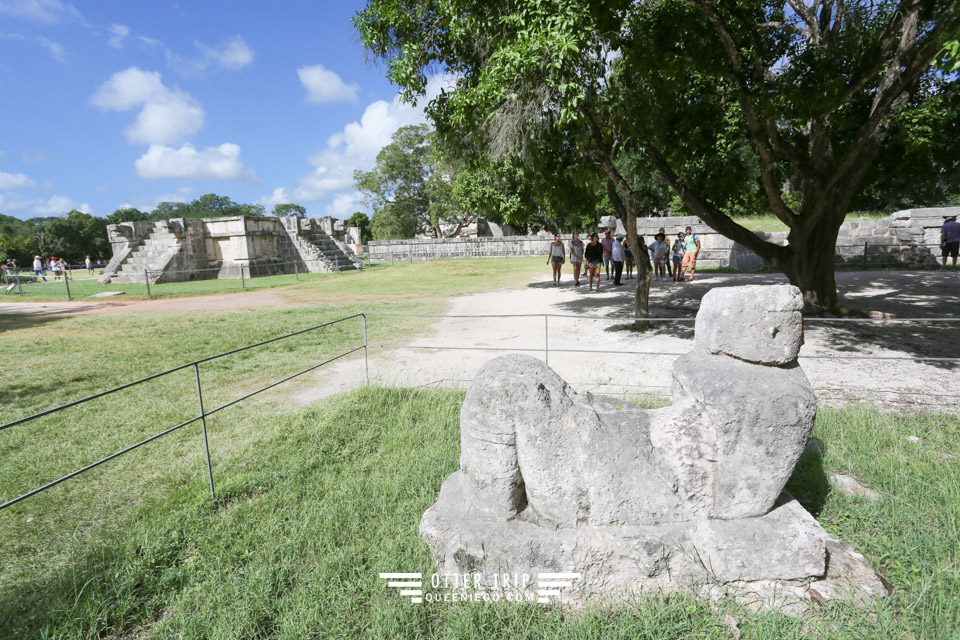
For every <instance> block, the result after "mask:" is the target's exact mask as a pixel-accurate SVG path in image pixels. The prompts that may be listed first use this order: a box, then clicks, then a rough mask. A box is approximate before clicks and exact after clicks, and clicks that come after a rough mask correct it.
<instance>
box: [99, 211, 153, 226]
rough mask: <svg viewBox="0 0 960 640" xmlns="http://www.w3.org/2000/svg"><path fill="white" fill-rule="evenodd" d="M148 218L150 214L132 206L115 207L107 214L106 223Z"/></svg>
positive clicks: (141, 220)
mask: <svg viewBox="0 0 960 640" xmlns="http://www.w3.org/2000/svg"><path fill="white" fill-rule="evenodd" d="M147 220H150V214H149V213H146V212H143V211H140V210H139V209H135V208H132V207H125V208H122V209H117V210H116V211H114V212H113V213H111V214H110V215H108V216H107V224H119V223H121V222H144V221H147Z"/></svg>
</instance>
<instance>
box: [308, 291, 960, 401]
mask: <svg viewBox="0 0 960 640" xmlns="http://www.w3.org/2000/svg"><path fill="white" fill-rule="evenodd" d="M785 281H786V279H785V278H784V277H783V276H778V275H772V274H751V275H743V274H731V275H709V276H707V277H704V278H702V279H700V280H698V281H696V282H694V283H690V284H674V283H673V282H655V283H653V292H652V295H651V313H652V315H655V316H666V317H677V318H691V317H693V316H694V315H695V313H696V309H697V308H698V307H699V302H700V298H701V297H702V296H703V294H704V293H705V292H706V291H707V290H709V289H710V288H712V287H716V286H735V285H740V284H772V283H778V282H785ZM838 281H839V286H840V289H841V292H842V293H844V294H846V300H847V301H848V303H849V304H852V305H855V306H857V307H859V308H862V309H870V310H876V311H880V312H883V313H888V314H894V315H896V316H898V317H902V318H918V317H949V316H950V315H951V314H952V315H954V316H956V315H960V313H958V312H960V277H958V276H957V275H956V274H952V273H951V274H936V273H923V272H896V273H895V272H862V273H841V274H838ZM635 283H636V281H635V280H633V281H627V283H626V284H627V286H624V287H619V288H614V287H612V286H605V287H604V289H603V290H602V291H601V292H600V293H588V292H587V291H586V287H585V286H581V287H577V288H575V287H573V286H572V285H571V283H570V282H569V281H568V282H567V283H565V284H564V285H563V286H561V287H559V288H555V287H553V286H551V283H550V282H549V276H544V277H543V278H541V279H539V280H537V281H535V282H532V283H530V284H529V285H528V286H526V287H523V288H521V289H515V290H501V291H495V292H490V293H484V294H478V295H471V296H464V297H461V298H456V299H454V301H453V305H452V307H451V309H450V312H449V314H450V315H451V316H455V315H478V314H510V315H516V314H543V313H549V314H563V315H569V316H575V317H563V318H555V317H551V318H550V319H549V320H548V322H549V347H550V350H551V351H550V354H549V364H550V366H551V367H553V368H554V369H555V370H556V371H557V372H558V373H559V374H560V375H561V376H563V377H564V378H565V379H566V380H568V381H569V382H571V383H572V384H574V386H575V387H577V388H578V389H586V390H595V391H598V392H602V393H610V394H614V395H619V396H629V395H631V394H642V393H658V394H666V393H668V391H669V385H670V367H671V364H672V362H673V359H674V358H675V357H676V356H675V355H672V354H678V353H685V352H687V351H689V350H690V349H691V348H692V346H693V323H692V322H681V321H677V322H666V323H658V324H656V326H655V328H654V329H653V330H650V331H647V332H644V333H637V332H634V331H630V330H628V329H627V328H626V325H627V324H628V323H629V322H630V315H631V312H632V302H633V292H634V286H635ZM607 284H608V283H606V282H604V285H607ZM805 338H806V343H805V345H804V347H803V350H802V352H801V365H802V366H803V368H804V370H805V371H806V372H807V375H808V377H809V378H810V381H811V382H812V383H813V385H814V387H815V388H816V389H817V391H818V394H819V395H820V397H821V398H822V399H824V400H825V401H828V402H832V403H838V404H841V403H845V402H848V401H852V400H858V399H859V400H869V401H876V402H879V403H882V404H883V405H886V406H896V407H904V406H911V407H914V408H917V409H923V408H927V409H934V408H935V407H941V408H947V409H952V410H957V409H958V408H960V401H958V398H960V383H958V377H957V372H958V370H960V366H957V363H943V362H921V361H906V360H847V359H841V360H828V359H824V360H817V359H810V358H809V356H825V355H843V356H853V355H870V356H880V357H899V356H912V357H918V356H919V357H924V356H926V357H934V356H947V357H957V356H960V323H956V324H933V323H908V324H890V323H887V324H881V323H860V324H858V323H824V322H816V321H813V320H811V321H810V322H808V323H807V326H806V327H805ZM379 342H380V341H379V340H378V337H377V336H376V335H373V334H371V336H370V343H371V344H379ZM409 346H412V347H420V348H408V349H388V348H371V350H370V373H371V380H372V381H375V382H379V383H383V384H390V385H400V386H420V385H431V384H432V385H442V386H465V385H466V384H468V382H469V380H470V379H471V378H472V377H473V376H474V375H475V373H476V371H477V370H478V369H479V368H480V366H482V365H483V363H485V362H487V361H488V360H490V359H491V358H493V357H495V356H496V355H499V352H497V351H487V350H483V351H480V350H477V351H474V350H468V349H465V348H466V347H471V348H472V347H483V348H486V349H502V348H516V349H528V350H530V351H529V354H530V355H532V356H534V357H538V358H543V357H544V351H543V347H544V319H543V318H542V317H534V318H522V317H513V318H456V317H447V318H442V319H438V321H437V322H435V323H434V324H433V325H432V326H431V328H430V330H429V331H428V332H427V333H425V334H424V335H422V336H420V337H419V338H417V339H415V340H412V341H411V342H410V344H409ZM437 346H445V347H460V348H461V349H459V350H438V349H430V348H429V347H437ZM559 349H578V350H584V351H587V353H563V352H560V351H555V350H559ZM599 351H611V352H619V353H599ZM624 352H643V353H641V354H631V353H624ZM804 356H806V357H804ZM362 381H363V363H362V360H360V361H348V362H343V363H340V364H338V365H336V366H334V367H331V368H329V369H324V370H321V372H319V373H318V375H317V376H316V377H315V378H314V379H313V380H312V383H311V384H312V387H311V388H309V389H308V390H305V391H301V392H299V393H298V395H297V396H296V398H297V400H298V401H299V402H301V403H307V402H311V401H313V400H316V399H318V398H321V397H325V396H328V395H331V394H333V393H337V392H339V391H341V390H346V389H348V388H350V387H352V386H354V385H356V384H359V383H361V382H362Z"/></svg>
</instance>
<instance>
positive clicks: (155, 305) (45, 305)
mask: <svg viewBox="0 0 960 640" xmlns="http://www.w3.org/2000/svg"><path fill="white" fill-rule="evenodd" d="M290 304H291V302H290V301H289V300H288V299H287V298H285V297H284V296H282V295H281V294H280V293H278V292H277V291H273V290H269V289H262V290H259V291H244V292H243V293H221V294H217V295H207V296H191V297H183V298H156V299H153V300H123V299H112V300H109V301H104V302H81V301H77V302H7V303H3V302H0V316H2V315H5V314H6V315H26V316H43V317H46V316H59V317H66V316H86V315H100V314H105V313H143V312H151V311H230V310H233V309H253V308H258V307H282V306H289V305H290Z"/></svg>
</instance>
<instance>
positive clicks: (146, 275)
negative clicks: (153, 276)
mask: <svg viewBox="0 0 960 640" xmlns="http://www.w3.org/2000/svg"><path fill="white" fill-rule="evenodd" d="M143 282H144V284H146V285H147V297H148V298H152V297H153V296H151V295H150V274H149V272H148V271H147V270H146V269H144V270H143Z"/></svg>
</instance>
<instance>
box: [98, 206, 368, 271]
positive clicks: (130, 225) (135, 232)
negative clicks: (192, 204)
mask: <svg viewBox="0 0 960 640" xmlns="http://www.w3.org/2000/svg"><path fill="white" fill-rule="evenodd" d="M107 233H108V235H109V238H110V244H111V247H112V248H113V258H112V259H111V260H110V263H109V264H108V265H107V267H106V269H104V274H103V276H101V278H100V280H101V282H143V281H144V278H147V279H149V281H150V282H153V283H157V282H179V281H184V280H197V279H214V278H240V277H241V273H242V274H244V275H246V276H249V277H256V276H266V275H275V274H281V273H294V272H295V271H297V270H299V271H300V272H326V271H338V270H342V269H345V268H356V265H357V264H359V262H358V259H357V257H356V255H355V254H354V253H353V251H352V250H351V249H350V248H349V247H348V245H347V244H345V243H344V242H343V238H345V237H346V236H345V230H344V228H343V222H342V221H340V220H332V219H320V220H315V219H312V218H305V217H301V216H291V217H288V218H260V217H252V216H236V217H229V218H174V219H170V220H161V221H158V222H125V223H121V224H115V225H109V226H108V227H107Z"/></svg>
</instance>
